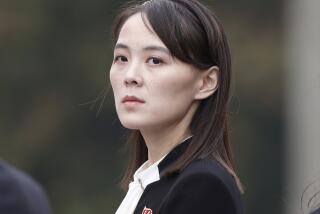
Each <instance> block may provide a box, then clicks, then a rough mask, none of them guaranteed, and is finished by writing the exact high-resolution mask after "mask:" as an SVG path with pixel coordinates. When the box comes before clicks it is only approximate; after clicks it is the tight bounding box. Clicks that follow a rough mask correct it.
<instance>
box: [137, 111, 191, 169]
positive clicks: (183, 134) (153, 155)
mask: <svg viewBox="0 0 320 214" xmlns="http://www.w3.org/2000/svg"><path fill="white" fill-rule="evenodd" d="M195 109H196V108H194V109H192V110H191V111H189V112H188V113H187V114H186V116H185V117H184V118H183V119H182V120H181V121H179V122H178V123H174V124H171V125H165V126H162V127H157V128H155V127H153V128H150V127H149V128H147V129H140V132H141V134H142V136H143V138H144V141H145V143H146V146H147V148H148V165H151V164H153V163H155V162H157V161H158V160H160V159H161V158H162V157H163V156H165V155H166V154H168V153H169V152H170V151H171V150H172V149H173V148H174V147H176V146H177V145H178V144H180V143H181V142H182V141H183V140H184V139H186V138H188V137H189V136H191V132H190V130H189V125H190V122H191V120H192V116H193V114H194V111H195Z"/></svg>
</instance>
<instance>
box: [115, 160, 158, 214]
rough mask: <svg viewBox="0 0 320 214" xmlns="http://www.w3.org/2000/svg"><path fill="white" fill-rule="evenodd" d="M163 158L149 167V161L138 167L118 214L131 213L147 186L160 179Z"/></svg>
mask: <svg viewBox="0 0 320 214" xmlns="http://www.w3.org/2000/svg"><path fill="white" fill-rule="evenodd" d="M163 158H164V157H162V158H161V159H160V160H158V161H157V162H155V163H153V164H152V165H151V166H149V167H147V165H148V163H149V161H146V162H144V163H143V164H142V165H141V166H140V167H139V169H137V171H136V172H135V173H134V175H133V181H132V182H131V183H130V184H129V190H128V192H127V194H126V196H125V198H124V199H123V201H122V203H121V204H120V206H119V208H118V210H117V212H116V214H131V213H133V212H134V210H135V208H136V206H137V204H138V202H139V200H140V197H141V195H142V193H143V191H144V189H145V188H146V186H147V185H149V184H150V183H153V182H155V181H158V180H160V175H159V170H158V164H159V163H160V162H161V161H162V159H163Z"/></svg>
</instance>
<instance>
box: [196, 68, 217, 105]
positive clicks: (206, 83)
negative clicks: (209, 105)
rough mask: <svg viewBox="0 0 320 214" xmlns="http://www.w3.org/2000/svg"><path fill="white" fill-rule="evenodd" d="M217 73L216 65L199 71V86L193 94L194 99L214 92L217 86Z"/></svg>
mask: <svg viewBox="0 0 320 214" xmlns="http://www.w3.org/2000/svg"><path fill="white" fill-rule="evenodd" d="M218 75H219V67H217V66H212V67H210V68H209V69H208V70H205V71H200V79H199V85H198V86H199V87H198V91H197V93H196V95H195V99H196V100H203V99H206V98H208V97H209V96H211V95H212V94H214V92H215V91H216V90H217V88H218Z"/></svg>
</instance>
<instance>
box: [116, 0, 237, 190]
mask: <svg viewBox="0 0 320 214" xmlns="http://www.w3.org/2000/svg"><path fill="white" fill-rule="evenodd" d="M137 13H140V14H141V16H142V18H143V20H144V22H145V24H146V26H147V27H149V28H150V27H151V28H152V30H153V31H154V32H155V33H156V34H157V36H158V37H159V38H160V39H161V41H162V42H163V43H164V44H165V46H166V47H167V48H168V49H169V51H170V53H171V54H172V56H173V57H175V58H177V59H179V60H181V61H182V62H185V63H188V64H191V65H193V66H195V67H196V68H198V69H200V70H206V69H209V68H210V67H212V66H217V67H218V68H219V73H218V88H217V90H216V91H215V93H214V94H213V95H211V96H210V97H208V98H206V99H204V100H202V101H201V103H200V105H199V106H198V109H197V110H196V112H195V114H194V116H193V118H192V121H191V124H190V127H189V128H190V131H191V134H192V135H193V137H192V138H191V142H190V144H189V145H188V148H187V149H186V150H185V152H184V153H183V154H182V155H181V157H180V158H179V159H178V160H177V161H175V162H174V163H173V164H172V165H170V167H168V168H166V169H165V172H166V173H165V174H166V175H167V176H169V175H171V174H172V173H176V172H179V171H181V170H183V169H184V168H185V167H186V166H187V165H188V164H189V163H190V162H192V161H193V160H195V159H204V158H215V159H216V160H218V161H219V162H220V163H221V164H222V165H223V166H224V167H225V168H226V169H227V170H228V171H229V172H230V173H231V174H232V175H233V176H234V178H235V180H236V182H237V183H238V186H239V188H240V190H241V185H240V182H239V180H238V177H237V176H236V173H235V168H234V162H233V156H232V151H231V145H230V143H229V139H228V123H227V122H228V112H227V107H228V102H229V97H230V81H231V58H230V50H229V47H228V43H227V39H226V35H225V32H224V30H223V27H222V25H221V23H220V22H219V21H218V18H217V17H216V15H215V14H214V13H213V12H212V11H211V10H210V9H209V8H208V7H206V6H204V5H203V4H202V3H200V2H199V1H197V0H149V1H146V2H142V3H135V4H130V5H129V6H126V7H125V8H124V9H122V11H121V12H120V13H119V14H118V16H117V17H116V19H115V20H114V23H113V29H112V33H113V39H114V43H116V41H117V39H118V36H119V33H120V30H121V28H122V26H123V24H124V23H125V22H126V20H127V19H128V18H129V17H131V16H132V15H134V14H137ZM128 144H129V146H130V147H131V151H130V153H131V160H130V161H129V164H128V167H127V170H126V172H125V174H124V176H123V179H122V181H121V186H122V188H123V189H124V190H127V189H128V184H129V182H130V181H131V179H132V177H133V174H134V172H135V171H136V170H137V168H138V167H139V166H140V165H141V164H142V163H144V162H145V161H146V160H147V159H148V151H147V147H146V145H145V142H144V139H143V137H142V135H141V133H140V131H139V130H133V131H132V133H131V135H130V137H129V138H128Z"/></svg>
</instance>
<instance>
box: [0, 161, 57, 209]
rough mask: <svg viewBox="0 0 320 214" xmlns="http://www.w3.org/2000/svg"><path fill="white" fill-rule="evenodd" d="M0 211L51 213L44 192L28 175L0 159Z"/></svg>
mask: <svg viewBox="0 0 320 214" xmlns="http://www.w3.org/2000/svg"><path fill="white" fill-rule="evenodd" d="M0 213H1V214H2V213H3V214H5V213H8V214H9V213H10V214H51V213H52V212H51V208H50V206H49V203H48V200H47V197H46V194H45V193H44V191H43V190H42V188H41V187H40V185H39V184H38V183H36V182H35V181H34V180H33V179H32V178H31V177H30V176H28V175H27V174H25V173H24V172H22V171H20V170H18V169H16V168H15V167H12V166H10V165H9V164H6V163H4V162H1V161H0Z"/></svg>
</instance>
